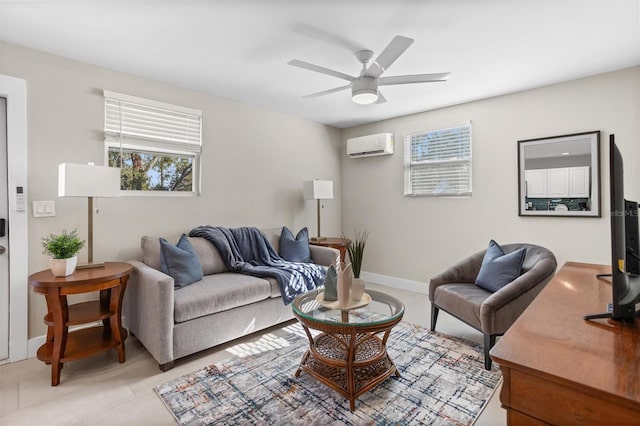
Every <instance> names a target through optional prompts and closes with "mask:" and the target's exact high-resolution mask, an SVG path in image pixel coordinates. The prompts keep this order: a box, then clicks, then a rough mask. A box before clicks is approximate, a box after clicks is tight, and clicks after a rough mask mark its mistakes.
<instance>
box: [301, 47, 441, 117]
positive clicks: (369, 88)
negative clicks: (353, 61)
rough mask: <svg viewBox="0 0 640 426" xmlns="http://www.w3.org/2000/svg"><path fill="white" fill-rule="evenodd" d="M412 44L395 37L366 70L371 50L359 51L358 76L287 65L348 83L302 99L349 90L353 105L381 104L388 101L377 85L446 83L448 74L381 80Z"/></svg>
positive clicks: (305, 65) (308, 65) (395, 77)
mask: <svg viewBox="0 0 640 426" xmlns="http://www.w3.org/2000/svg"><path fill="white" fill-rule="evenodd" d="M412 43H413V39H412V38H408V37H403V36H399V35H397V36H395V37H394V38H393V40H391V43H389V45H388V46H387V47H385V49H384V50H383V51H382V52H381V53H380V54H379V55H378V57H377V58H376V59H375V61H373V62H372V63H371V65H370V66H369V67H367V64H368V63H369V61H370V60H371V58H373V52H372V51H371V50H360V51H358V52H356V57H357V58H358V61H360V62H361V63H362V71H360V75H359V76H357V77H354V76H351V75H348V74H345V73H342V72H340V71H335V70H332V69H329V68H325V67H321V66H320V65H314V64H310V63H309V62H304V61H301V60H298V59H293V60H291V61H289V65H292V66H294V67H299V68H304V69H306V70H310V71H315V72H319V73H322V74H327V75H331V76H333V77H338V78H341V79H343V80H346V81H348V82H349V84H347V85H345V86H340V87H336V88H334V89H329V90H324V91H322V92H317V93H312V94H310V95H306V96H304V97H305V98H317V97H319V96H324V95H328V94H330V93H335V92H339V91H341V90H346V89H351V99H352V100H353V102H355V103H357V104H361V105H368V104H372V103H374V102H375V103H384V102H386V101H387V100H386V99H385V98H384V96H382V93H380V91H379V90H378V86H391V85H394V84H413V83H432V82H437V81H447V80H448V79H449V75H450V73H448V72H444V73H437V74H414V75H396V76H390V77H381V75H382V73H384V72H385V71H386V70H387V69H388V68H389V67H390V66H391V65H392V64H393V63H394V62H395V61H396V59H398V58H399V57H400V55H402V54H403V53H404V52H405V50H407V49H408V48H409V46H411V44H412Z"/></svg>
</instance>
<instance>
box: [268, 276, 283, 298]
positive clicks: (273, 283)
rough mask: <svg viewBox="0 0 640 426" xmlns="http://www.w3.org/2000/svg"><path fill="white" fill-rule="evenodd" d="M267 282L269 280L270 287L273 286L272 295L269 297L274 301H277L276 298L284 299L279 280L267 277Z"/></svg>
mask: <svg viewBox="0 0 640 426" xmlns="http://www.w3.org/2000/svg"><path fill="white" fill-rule="evenodd" d="M265 280H267V281H268V282H269V285H270V286H271V294H270V295H269V297H270V298H272V299H275V298H276V297H282V294H281V293H280V286H279V285H278V280H276V279H275V278H272V277H265Z"/></svg>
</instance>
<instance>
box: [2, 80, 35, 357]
mask: <svg viewBox="0 0 640 426" xmlns="http://www.w3.org/2000/svg"><path fill="white" fill-rule="evenodd" d="M0 96H2V97H4V98H6V99H7V182H8V197H9V206H8V207H9V217H8V220H7V222H8V224H9V227H8V228H9V247H8V253H9V362H15V361H20V360H22V359H26V358H27V347H28V323H29V284H28V271H29V233H28V220H29V214H28V212H29V208H28V203H25V204H27V206H25V209H24V211H21V212H18V211H16V197H15V194H16V187H18V186H22V187H23V188H24V194H25V196H26V198H27V199H28V194H29V192H28V187H27V82H26V81H25V80H23V79H20V78H16V77H10V76H6V75H2V74H0Z"/></svg>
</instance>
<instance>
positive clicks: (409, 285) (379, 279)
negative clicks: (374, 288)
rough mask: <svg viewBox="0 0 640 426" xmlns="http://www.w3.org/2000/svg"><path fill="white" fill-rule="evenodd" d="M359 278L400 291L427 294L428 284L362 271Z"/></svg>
mask: <svg viewBox="0 0 640 426" xmlns="http://www.w3.org/2000/svg"><path fill="white" fill-rule="evenodd" d="M360 276H361V278H362V279H364V280H365V281H367V282H370V283H373V284H380V285H386V286H387V287H393V288H398V289H400V290H407V291H413V292H415V293H421V294H428V293H429V284H428V283H426V282H420V281H412V280H406V279H404V278H396V277H390V276H388V275H381V274H374V273H373V272H365V271H362V273H361V274H360Z"/></svg>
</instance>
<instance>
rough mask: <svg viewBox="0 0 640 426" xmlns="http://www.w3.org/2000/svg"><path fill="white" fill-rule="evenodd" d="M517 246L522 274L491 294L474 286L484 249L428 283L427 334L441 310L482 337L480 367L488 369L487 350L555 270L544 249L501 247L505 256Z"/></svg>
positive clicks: (550, 255)
mask: <svg viewBox="0 0 640 426" xmlns="http://www.w3.org/2000/svg"><path fill="white" fill-rule="evenodd" d="M521 247H526V248H527V252H526V256H525V259H524V263H523V265H522V274H521V275H520V276H519V277H518V278H516V279H515V280H513V281H511V282H510V283H509V284H507V285H505V286H504V287H502V288H501V289H500V290H498V291H496V292H495V293H491V292H489V291H487V290H484V289H482V288H480V287H478V286H477V285H475V280H476V277H477V275H478V272H479V271H480V265H481V264H482V259H483V258H484V254H485V252H486V249H485V250H482V251H480V252H478V253H475V254H473V255H471V256H470V257H468V258H467V259H464V260H463V261H461V262H459V263H457V264H456V265H454V266H452V267H451V268H449V269H447V270H446V271H444V272H443V273H441V274H439V275H437V276H435V277H433V278H432V279H431V281H430V282H429V301H430V302H431V331H434V330H435V328H436V322H437V320H438V312H439V311H440V309H442V310H443V311H445V312H448V313H449V314H451V315H453V316H454V317H456V318H458V319H459V320H461V321H463V322H465V323H467V324H468V325H470V326H471V327H473V328H475V329H476V330H478V331H480V332H482V333H483V334H484V366H485V368H486V369H487V370H490V369H491V358H490V357H489V350H491V348H492V347H493V345H494V344H495V342H496V336H502V335H503V334H504V333H505V332H506V331H507V330H508V329H509V327H511V324H513V323H514V322H515V320H516V319H518V317H519V316H520V314H521V313H522V312H524V310H525V309H526V308H527V306H529V303H531V302H532V301H533V299H535V297H536V296H537V295H538V293H540V291H542V289H543V288H544V286H545V285H546V284H547V283H548V282H549V281H550V280H551V278H552V277H553V275H554V274H555V271H556V266H557V262H556V258H555V256H554V255H553V253H551V252H550V251H549V250H547V249H546V248H544V247H540V246H535V245H531V244H505V245H503V246H502V249H503V250H504V252H505V254H507V253H511V252H513V251H515V250H517V249H519V248H521Z"/></svg>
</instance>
